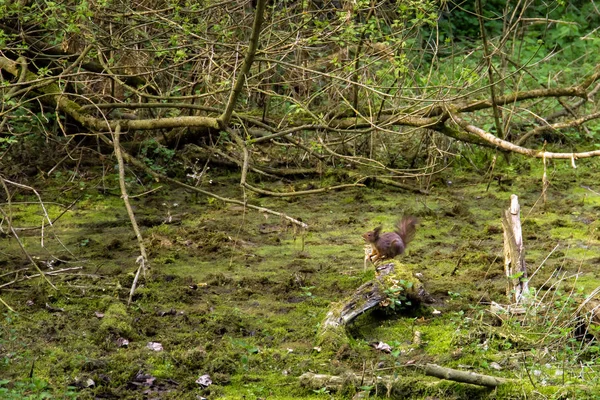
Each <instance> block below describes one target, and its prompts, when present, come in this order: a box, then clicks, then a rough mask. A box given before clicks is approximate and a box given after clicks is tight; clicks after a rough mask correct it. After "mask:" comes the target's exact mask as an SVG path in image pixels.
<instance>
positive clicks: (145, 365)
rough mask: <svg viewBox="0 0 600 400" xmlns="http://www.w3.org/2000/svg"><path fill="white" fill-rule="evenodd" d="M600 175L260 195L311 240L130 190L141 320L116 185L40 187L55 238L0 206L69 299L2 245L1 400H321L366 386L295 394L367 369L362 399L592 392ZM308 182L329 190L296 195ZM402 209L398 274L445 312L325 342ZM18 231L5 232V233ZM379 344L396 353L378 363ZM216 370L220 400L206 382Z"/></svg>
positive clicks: (387, 316) (534, 170)
mask: <svg viewBox="0 0 600 400" xmlns="http://www.w3.org/2000/svg"><path fill="white" fill-rule="evenodd" d="M515 164H516V165H518V166H517V167H515V166H514V165H515ZM598 166H599V163H598V162H597V161H586V162H581V163H580V165H579V168H577V169H572V168H571V166H570V163H568V162H555V163H553V164H552V163H550V165H549V171H548V176H549V179H550V183H551V184H550V186H549V188H548V190H547V194H546V199H545V201H544V199H543V197H542V195H541V193H542V170H541V168H540V162H539V161H527V160H514V161H513V165H511V166H504V167H498V168H497V172H498V174H500V175H501V176H500V178H499V179H495V180H492V183H491V184H489V180H488V179H486V178H485V177H482V176H481V175H479V174H475V173H473V172H469V171H461V170H460V169H458V168H457V169H455V170H452V171H449V172H447V176H439V177H437V178H436V179H435V184H434V185H432V186H431V187H429V191H430V192H429V194H427V195H424V194H415V193H410V192H407V191H403V190H399V189H396V188H390V187H386V186H379V185H375V186H374V187H367V188H359V189H349V190H346V191H339V192H327V193H323V194H319V195H314V196H310V197H299V198H294V197H292V198H269V197H260V196H257V195H255V194H253V193H251V192H247V193H246V195H247V196H248V201H249V202H250V203H252V204H256V205H261V206H264V207H268V208H271V209H273V210H277V211H281V212H285V213H287V214H288V215H290V216H292V217H295V218H300V219H301V220H302V221H304V222H306V223H307V224H308V225H309V229H308V231H302V230H300V229H298V228H295V227H293V226H291V225H289V224H288V223H286V222H285V221H284V220H282V219H280V218H278V217H275V216H273V215H268V214H261V213H257V212H255V211H253V210H248V209H244V208H243V207H241V206H239V205H231V204H225V203H222V202H220V201H218V200H214V199H211V198H206V197H203V196H200V195H196V194H194V193H189V192H187V191H185V190H183V189H179V188H176V187H169V186H167V185H165V184H163V183H157V182H151V181H147V182H145V183H144V184H142V183H141V180H143V179H141V180H140V179H138V180H133V179H132V180H131V181H129V182H128V184H129V190H130V195H138V194H139V196H137V197H133V198H132V200H131V201H132V204H133V206H134V211H135V213H136V218H137V220H138V223H139V224H140V226H141V229H142V234H143V237H144V243H145V245H146V247H147V249H148V252H149V257H150V270H149V271H148V273H147V274H146V276H145V277H142V278H141V279H140V285H139V287H138V288H137V290H136V291H135V294H134V296H133V303H132V305H131V306H130V307H127V306H126V303H127V298H128V296H129V290H130V288H131V285H132V282H133V278H134V274H135V271H136V269H137V264H136V258H137V257H138V255H139V248H138V245H137V242H136V238H135V234H134V232H133V230H132V229H131V225H130V223H129V219H128V216H127V213H126V210H125V208H124V205H123V202H122V200H121V198H120V193H119V190H118V182H117V181H116V175H114V174H113V175H102V176H97V177H96V176H95V175H94V174H92V173H90V174H89V175H86V176H77V177H71V176H66V175H65V176H56V175H53V176H51V177H50V178H47V179H46V180H45V181H41V180H38V181H35V182H33V181H32V182H30V184H31V185H32V186H35V187H36V188H37V189H38V191H39V193H40V195H41V197H42V198H43V200H44V201H45V209H46V212H47V213H48V216H49V218H50V219H51V220H55V221H54V223H53V225H52V226H50V225H49V224H48V222H47V221H44V212H43V210H42V208H41V207H40V205H39V203H37V199H36V197H35V196H33V195H32V193H31V192H29V191H27V190H25V189H23V190H19V191H17V192H15V193H14V196H13V197H12V198H11V199H10V204H8V203H7V202H6V200H5V202H4V205H3V206H2V207H3V209H5V210H7V211H9V212H10V216H11V218H12V223H13V226H14V227H15V228H16V233H17V234H18V235H19V238H20V240H21V241H22V242H23V244H24V246H25V248H26V250H27V252H28V253H29V254H30V255H31V256H32V257H33V259H34V261H35V262H36V263H37V264H38V265H39V266H40V268H42V270H44V271H46V272H48V271H54V272H56V271H59V272H58V273H56V274H55V275H52V276H49V279H50V280H51V281H52V282H53V283H54V284H55V285H56V287H57V290H54V289H52V288H51V287H50V286H49V285H48V284H47V283H46V282H45V281H43V280H42V279H40V278H35V277H33V278H31V279H22V278H25V277H26V276H28V275H34V274H35V273H36V271H35V269H34V268H33V266H32V264H31V262H30V261H29V260H28V259H27V258H26V256H25V254H24V252H23V251H22V250H21V249H20V247H19V245H18V242H17V241H16V240H15V239H14V237H11V236H10V235H9V234H7V233H4V234H2V236H1V237H0V248H1V250H0V285H5V286H3V287H2V288H1V289H0V298H1V299H2V300H3V301H4V302H5V303H6V304H5V305H1V306H0V307H2V324H1V327H0V398H15V399H17V398H26V397H27V396H30V397H29V398H44V396H46V397H48V398H70V397H72V398H81V399H128V398H130V399H137V398H164V399H168V398H172V399H197V398H201V397H206V398H209V399H212V398H229V399H259V398H260V399H266V398H268V399H297V398H315V399H321V398H329V397H331V398H352V396H353V395H354V392H355V391H357V390H360V389H354V388H351V387H348V388H344V389H343V390H342V391H341V392H332V391H330V390H328V389H327V388H325V387H323V388H320V389H314V388H312V389H311V388H305V387H301V386H300V384H299V380H298V377H299V376H300V375H301V374H303V373H305V372H308V371H312V372H316V373H322V374H332V375H342V374H344V373H347V372H354V373H358V374H362V375H363V376H364V386H365V387H366V388H365V389H369V388H371V387H372V385H371V383H370V382H373V380H374V378H375V377H376V376H381V375H386V376H392V377H394V376H395V377H396V378H397V379H398V381H399V387H400V388H403V389H401V390H395V391H394V392H393V393H391V394H390V395H391V396H393V397H396V398H402V397H404V398H431V399H433V398H451V399H452V398H523V396H526V397H528V398H557V399H558V398H585V397H590V398H593V396H594V394H593V393H594V392H595V390H598V389H599V388H598V384H597V382H598V378H599V377H600V372H598V368H597V362H596V357H597V355H598V352H600V346H599V345H598V344H597V343H596V342H595V340H593V335H592V334H593V333H595V332H594V331H593V330H594V326H591V327H590V328H589V329H588V330H587V331H585V329H584V328H585V327H584V328H582V326H581V324H578V323H577V316H578V315H579V314H578V313H577V312H576V311H577V307H578V305H579V304H581V302H582V301H583V300H584V299H585V298H586V296H587V295H589V294H590V293H592V291H593V290H594V289H595V288H597V287H598V286H599V285H600V277H599V276H598V275H599V272H598V270H597V268H598V262H599V260H600V257H599V251H600V233H599V231H598V226H599V223H598V221H597V220H598V216H599V215H600V185H599V184H598V182H600V179H599V178H600V174H599V173H598V172H597V168H598ZM211 178H212V181H211V184H210V185H208V184H207V186H205V188H206V189H208V190H211V191H214V192H215V193H219V194H221V195H224V196H227V197H238V198H240V197H241V192H240V189H239V185H238V181H239V177H238V176H236V175H231V174H229V173H225V172H223V173H221V174H219V173H218V172H213V175H212V177H211ZM331 179H332V180H333V178H331ZM309 183H310V184H312V185H315V186H320V185H322V184H324V183H325V181H314V182H298V183H297V185H298V186H297V187H302V186H307V185H308V184H309ZM255 184H257V185H265V187H267V188H269V189H273V188H275V189H277V190H286V189H289V188H291V187H293V186H294V184H291V183H286V184H280V183H277V182H255ZM488 185H489V187H488ZM150 190H152V191H151V192H149V193H146V192H148V191H150ZM512 193H515V194H517V195H518V196H519V198H520V204H521V207H522V213H521V216H522V221H523V231H524V232H523V233H524V238H525V246H526V261H527V265H528V268H529V274H530V276H532V278H531V280H530V286H531V287H532V288H533V289H535V290H536V291H537V292H536V297H535V300H533V301H532V303H533V305H531V306H529V307H526V311H527V313H526V314H525V315H523V316H521V317H518V318H517V317H507V318H505V320H504V322H502V323H501V322H500V319H499V318H497V317H495V316H493V315H492V314H491V313H490V311H489V309H490V303H491V302H497V303H500V304H506V303H508V302H509V300H508V298H507V296H506V278H505V276H504V271H503V253H502V251H503V250H502V246H503V239H502V225H501V218H500V216H501V212H502V210H503V209H505V208H507V207H508V205H509V197H510V195H511V194H512ZM403 214H411V215H415V216H417V217H418V218H419V220H420V224H419V227H418V232H417V235H416V238H415V240H414V242H413V243H411V245H410V246H409V249H408V251H407V253H406V254H405V255H403V256H401V257H399V261H400V262H401V263H402V264H403V266H404V268H406V269H407V270H409V271H411V272H413V273H421V274H422V276H423V278H422V280H423V282H424V285H425V288H426V290H427V291H428V292H429V294H430V295H431V297H432V298H433V300H434V302H432V303H431V304H427V305H423V306H421V307H420V308H419V309H417V310H412V311H411V312H410V313H408V314H406V315H403V314H402V313H400V314H392V313H388V312H381V311H380V312H374V313H369V314H366V315H363V316H362V317H360V318H359V319H358V320H357V321H356V322H355V323H354V324H353V325H352V326H350V327H349V329H348V335H349V337H350V341H349V343H350V344H349V345H346V346H343V347H342V348H339V349H319V348H315V335H316V332H317V330H318V328H319V323H320V322H321V321H322V319H323V318H324V316H325V314H326V313H327V310H328V308H329V306H330V304H331V303H333V302H339V301H341V300H343V299H344V298H345V297H347V296H349V295H351V294H352V292H353V291H354V290H355V289H356V288H358V287H359V286H360V285H361V284H362V283H364V282H366V281H368V280H370V279H373V276H374V272H373V266H369V267H368V269H367V270H365V269H364V264H363V255H364V252H363V249H364V243H363V241H362V238H361V234H362V233H364V232H366V231H368V230H371V229H373V228H374V227H375V226H377V225H383V227H384V230H389V229H391V228H392V227H393V224H394V222H395V221H396V220H397V219H398V218H399V217H400V216H402V215H403ZM7 226H8V225H7V221H6V220H5V221H4V222H3V226H2V228H3V231H4V232H7ZM76 268H77V269H76ZM25 269H27V270H25ZM61 270H63V271H61ZM14 280H16V282H13V283H10V282H12V281H14ZM7 306H9V307H11V308H12V309H13V310H14V312H12V311H9V310H8V308H7ZM578 325H579V326H578ZM582 330H583V332H582ZM415 331H418V332H420V334H421V336H420V338H421V340H420V341H418V342H417V341H415V339H414V337H415ZM586 333H587V334H586ZM123 339H126V340H127V341H128V345H124V343H123ZM148 342H158V343H160V344H161V345H162V348H163V351H154V350H151V349H149V348H148V347H147V344H148ZM378 342H384V343H387V344H389V345H390V346H391V352H389V353H388V352H382V351H380V350H376V349H375V348H374V347H373V345H372V344H373V343H378ZM425 362H430V363H436V364H439V365H442V366H445V367H451V368H456V369H464V370H468V371H474V372H479V373H483V374H488V375H494V376H499V377H505V378H511V379H516V380H517V381H516V382H517V383H515V384H509V385H507V386H505V387H502V388H499V389H496V390H488V389H481V388H478V387H474V386H469V385H465V384H457V383H454V382H441V383H440V382H439V381H438V380H437V379H435V378H430V377H425V376H424V375H422V374H420V373H419V370H418V368H415V367H411V365H418V364H420V363H425ZM205 374H208V375H210V378H211V379H212V382H213V384H212V385H211V386H209V387H208V388H202V387H201V386H200V385H198V384H197V383H196V382H195V381H196V380H197V379H198V378H199V376H201V375H205ZM92 382H93V383H92ZM371 395H375V392H374V391H372V392H371ZM377 395H380V396H385V395H386V393H383V392H381V391H380V390H378V392H377Z"/></svg>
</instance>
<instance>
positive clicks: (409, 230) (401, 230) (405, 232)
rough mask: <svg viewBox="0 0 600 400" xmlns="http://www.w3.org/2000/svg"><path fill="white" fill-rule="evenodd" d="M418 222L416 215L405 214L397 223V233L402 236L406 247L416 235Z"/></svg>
mask: <svg viewBox="0 0 600 400" xmlns="http://www.w3.org/2000/svg"><path fill="white" fill-rule="evenodd" d="M418 222H419V221H418V220H417V219H416V218H415V217H408V216H405V217H402V219H401V220H400V221H398V222H397V223H396V233H397V234H398V235H400V237H401V238H402V242H403V243H404V247H406V246H407V245H408V244H409V243H410V242H411V241H412V240H413V238H414V237H415V232H416V231H417V223H418Z"/></svg>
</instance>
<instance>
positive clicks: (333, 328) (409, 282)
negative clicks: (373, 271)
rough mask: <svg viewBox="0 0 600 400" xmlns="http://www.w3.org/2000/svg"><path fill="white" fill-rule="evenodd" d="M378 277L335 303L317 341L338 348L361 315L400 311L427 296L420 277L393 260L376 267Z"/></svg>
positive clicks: (331, 347) (420, 301) (326, 317)
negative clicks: (396, 265)
mask: <svg viewBox="0 0 600 400" xmlns="http://www.w3.org/2000/svg"><path fill="white" fill-rule="evenodd" d="M377 273H378V275H377V277H376V278H375V279H373V280H371V281H369V282H366V283H364V284H362V285H361V286H360V287H359V288H358V289H356V291H355V292H354V293H353V294H352V295H351V296H349V297H348V298H346V299H345V300H343V301H341V302H338V303H333V304H332V305H331V307H330V310H329V312H328V313H327V315H326V316H325V319H324V320H323V322H322V323H321V327H320V329H319V333H318V334H317V345H318V346H324V347H326V348H329V349H336V348H339V347H340V346H342V345H343V344H346V343H347V342H348V340H349V339H348V337H347V335H346V326H347V325H349V324H350V323H351V322H352V321H354V320H355V319H356V318H357V317H358V316H359V315H361V314H364V313H365V312H367V311H369V310H373V309H377V308H388V309H394V310H397V311H399V310H400V309H403V308H408V307H410V308H413V307H416V306H418V305H419V304H420V303H422V302H423V301H424V300H426V299H428V298H429V296H428V294H427V292H425V290H424V289H423V287H422V285H421V283H420V282H419V280H418V279H417V278H415V277H413V276H412V274H411V273H410V272H407V271H402V272H396V268H395V264H394V262H390V263H386V264H383V265H381V266H379V267H378V268H377Z"/></svg>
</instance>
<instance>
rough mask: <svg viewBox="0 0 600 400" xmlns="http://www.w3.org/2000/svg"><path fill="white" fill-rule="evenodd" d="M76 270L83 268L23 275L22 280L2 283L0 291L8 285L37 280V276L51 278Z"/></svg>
mask: <svg viewBox="0 0 600 400" xmlns="http://www.w3.org/2000/svg"><path fill="white" fill-rule="evenodd" d="M78 269H83V267H69V268H63V269H57V270H56V271H47V272H42V273H38V274H33V275H24V276H23V277H22V278H19V279H13V280H12V281H10V282H7V283H4V284H2V285H0V289H3V288H5V287H7V286H10V285H12V284H14V283H17V282H22V281H28V280H30V279H33V278H37V277H38V276H46V275H51V276H53V275H58V274H61V273H63V272H67V271H74V270H78ZM40 272H41V271H40Z"/></svg>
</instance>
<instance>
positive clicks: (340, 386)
mask: <svg viewBox="0 0 600 400" xmlns="http://www.w3.org/2000/svg"><path fill="white" fill-rule="evenodd" d="M411 369H415V370H418V371H421V372H423V373H424V374H425V375H427V376H432V377H435V378H439V379H442V380H447V381H453V382H456V383H468V384H471V385H476V386H479V387H480V389H479V390H484V388H485V390H489V389H493V388H496V387H498V386H500V385H502V384H507V383H513V384H514V383H515V381H514V380H512V379H503V378H498V377H495V376H490V375H482V374H476V373H474V372H467V371H460V370H456V369H452V368H445V367H442V366H439V365H437V364H429V363H428V364H424V365H414V366H412V368H411ZM400 376H402V377H401V378H399V377H400ZM299 379H300V385H301V386H303V387H305V388H308V389H313V390H317V389H320V388H323V387H324V388H327V390H331V391H336V392H338V391H342V390H344V389H345V388H348V387H353V388H355V389H358V388H359V387H360V386H365V385H368V386H373V387H374V388H377V389H376V390H377V391H379V392H383V393H402V394H404V395H405V396H406V395H407V394H408V393H407V390H413V391H415V392H419V391H420V390H424V389H425V390H426V389H427V388H429V389H431V388H432V387H435V386H436V382H434V381H422V379H419V378H416V379H411V378H409V377H408V376H407V375H405V374H398V375H394V376H380V375H377V376H373V377H366V376H364V375H362V374H355V373H351V372H349V373H345V374H343V375H327V374H314V373H312V372H306V373H304V374H302V375H301V376H300V378H299ZM417 382H418V384H417ZM419 385H420V386H421V387H420V388H419V387H417V386H419ZM472 388H473V389H475V390H477V389H476V388H475V387H474V386H472ZM463 391H464V390H463Z"/></svg>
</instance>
